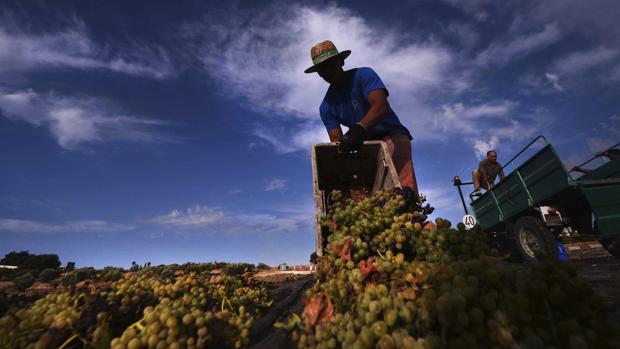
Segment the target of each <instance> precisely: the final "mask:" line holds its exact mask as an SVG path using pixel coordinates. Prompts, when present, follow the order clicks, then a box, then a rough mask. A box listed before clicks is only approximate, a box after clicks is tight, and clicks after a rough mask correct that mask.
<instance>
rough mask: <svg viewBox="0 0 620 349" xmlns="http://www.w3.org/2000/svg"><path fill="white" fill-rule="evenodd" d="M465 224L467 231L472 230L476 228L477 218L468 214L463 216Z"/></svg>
mask: <svg viewBox="0 0 620 349" xmlns="http://www.w3.org/2000/svg"><path fill="white" fill-rule="evenodd" d="M463 224H465V229H467V230H471V229H472V228H473V227H475V226H476V217H474V216H472V215H470V214H466V215H464V216H463Z"/></svg>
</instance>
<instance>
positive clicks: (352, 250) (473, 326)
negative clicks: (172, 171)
mask: <svg viewBox="0 0 620 349" xmlns="http://www.w3.org/2000/svg"><path fill="white" fill-rule="evenodd" d="M329 202H330V205H331V206H329V207H328V214H327V216H326V217H325V218H324V220H323V221H322V226H323V231H324V233H326V234H327V241H328V244H327V246H326V253H325V255H324V256H323V257H322V258H321V259H320V261H319V264H318V272H317V279H318V282H317V284H315V285H314V286H313V287H312V288H311V289H309V290H308V291H307V294H306V297H307V299H308V305H307V309H306V310H308V307H314V309H310V310H312V311H306V312H305V313H304V317H305V320H304V321H305V322H304V325H299V326H298V329H297V332H295V333H296V335H295V338H297V340H298V343H299V346H300V347H301V348H420V349H422V348H424V349H433V348H477V347H497V348H550V347H555V348H559V347H562V348H564V347H565V348H587V347H596V348H615V347H620V345H619V339H620V327H619V326H618V325H617V324H615V323H613V322H611V321H609V320H607V319H606V314H605V311H604V308H603V307H602V304H601V302H600V300H599V299H598V297H596V295H595V294H594V293H593V291H592V289H591V288H590V287H588V286H587V285H586V284H585V283H584V282H583V281H581V280H579V279H578V278H577V277H576V273H575V271H574V270H573V269H571V268H570V267H569V266H568V264H566V263H560V262H558V261H544V262H539V263H536V264H534V265H533V266H532V267H531V268H530V269H529V270H526V271H520V270H518V269H516V268H515V267H514V266H512V265H511V264H508V263H507V262H506V261H505V260H504V259H503V258H501V257H499V256H498V252H497V251H495V250H492V249H489V248H488V247H487V245H486V240H485V237H484V234H483V233H482V231H481V230H480V229H479V227H476V228H474V229H473V230H471V231H466V230H465V227H464V225H463V224H458V225H457V226H456V229H455V228H452V226H451V223H450V222H449V221H448V220H445V219H441V218H438V219H436V220H435V224H426V225H424V226H423V225H422V224H420V222H418V221H416V219H415V218H416V215H415V213H414V212H410V211H408V209H409V208H408V207H407V206H406V204H405V203H404V201H403V199H402V197H401V196H399V195H398V193H395V192H382V193H378V194H377V195H373V196H370V197H367V198H365V199H364V200H361V201H358V202H355V201H353V200H350V199H347V198H345V197H344V196H343V195H342V193H339V192H334V193H332V195H331V199H330V201H329ZM418 208H419V206H418ZM321 299H323V300H321ZM325 299H326V300H325ZM317 300H321V301H320V302H317ZM318 311H320V313H319V314H321V316H318V317H317V316H316V314H317V312H318Z"/></svg>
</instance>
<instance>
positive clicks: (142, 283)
mask: <svg viewBox="0 0 620 349" xmlns="http://www.w3.org/2000/svg"><path fill="white" fill-rule="evenodd" d="M156 286H157V278H156V277H155V276H154V274H153V273H150V272H146V273H139V274H128V275H126V276H125V277H123V278H122V279H120V280H118V281H116V282H114V283H113V284H112V289H111V290H109V291H107V292H105V293H104V294H103V295H104V296H106V297H107V302H108V304H114V305H117V307H118V309H117V311H119V312H120V313H123V314H130V313H136V312H137V313H140V312H141V311H142V310H143V309H144V308H145V307H146V306H149V305H152V304H153V303H154V302H155V300H156V298H157V295H156V294H155V287H156Z"/></svg>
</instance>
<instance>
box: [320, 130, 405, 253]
mask: <svg viewBox="0 0 620 349" xmlns="http://www.w3.org/2000/svg"><path fill="white" fill-rule="evenodd" d="M312 186H313V190H314V201H315V203H316V222H315V224H316V253H317V255H319V256H322V255H323V248H324V245H323V244H324V242H323V240H324V236H323V232H322V231H321V225H320V221H321V218H322V217H323V216H324V215H325V214H326V209H327V207H326V205H327V199H328V198H327V196H328V194H329V193H331V191H332V190H341V191H342V192H343V193H344V194H345V195H348V196H350V197H356V198H361V197H363V196H365V195H368V194H374V193H375V192H377V191H380V190H388V189H393V188H395V187H398V188H400V187H401V186H400V182H399V181H398V174H397V173H396V170H395V169H394V164H393V162H392V158H391V157H390V155H389V153H388V149H387V145H386V144H385V142H383V141H369V142H364V146H363V147H362V149H361V150H360V151H359V152H357V153H353V154H345V153H340V152H339V151H338V145H337V144H335V143H321V144H316V145H314V146H313V147H312Z"/></svg>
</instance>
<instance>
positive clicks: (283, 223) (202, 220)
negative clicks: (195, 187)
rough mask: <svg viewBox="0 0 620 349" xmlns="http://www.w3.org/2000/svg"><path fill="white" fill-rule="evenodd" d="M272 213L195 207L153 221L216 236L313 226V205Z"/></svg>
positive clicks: (277, 210)
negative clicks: (212, 233)
mask: <svg viewBox="0 0 620 349" xmlns="http://www.w3.org/2000/svg"><path fill="white" fill-rule="evenodd" d="M272 211H273V212H270V213H262V212H261V213H259V212H232V211H225V210H222V209H219V208H213V207H207V206H196V207H193V208H188V209H186V210H185V211H180V210H173V211H172V212H170V213H169V214H167V215H163V216H158V217H155V218H153V219H151V220H150V222H151V223H153V224H158V225H163V226H169V227H188V228H192V229H193V230H194V231H195V230H200V231H202V232H214V233H287V232H294V231H299V230H302V229H307V228H310V227H312V226H313V225H314V219H313V217H314V205H313V204H307V203H303V204H301V205H300V204H299V203H296V204H291V205H286V206H283V207H281V208H274V209H273V210H272Z"/></svg>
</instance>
